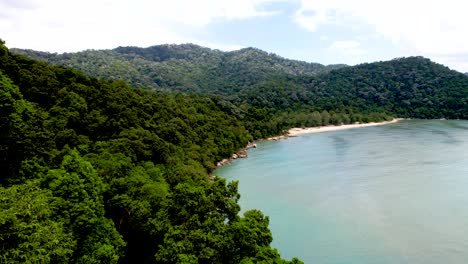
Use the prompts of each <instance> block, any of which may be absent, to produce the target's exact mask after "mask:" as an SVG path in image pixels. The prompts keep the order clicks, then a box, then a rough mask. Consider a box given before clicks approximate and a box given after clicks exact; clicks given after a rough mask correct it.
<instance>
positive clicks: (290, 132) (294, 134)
mask: <svg viewBox="0 0 468 264" xmlns="http://www.w3.org/2000/svg"><path fill="white" fill-rule="evenodd" d="M400 120H403V119H402V118H394V119H393V120H390V121H384V122H371V123H362V124H348V125H339V126H334V125H330V126H317V127H305V128H300V127H295V128H291V129H289V130H288V132H287V133H286V134H284V135H281V136H276V137H270V138H267V139H266V140H281V139H287V138H290V137H297V136H299V135H303V134H312V133H321V132H330V131H338V130H345V129H353V128H361V127H370V126H383V125H388V124H393V123H396V122H399V121H400Z"/></svg>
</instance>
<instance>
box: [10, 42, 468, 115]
mask: <svg viewBox="0 0 468 264" xmlns="http://www.w3.org/2000/svg"><path fill="white" fill-rule="evenodd" d="M14 52H17V53H21V54H24V55H27V56H30V57H32V58H38V59H42V60H46V61H48V62H50V63H53V64H58V65H65V66H70V67H73V68H75V69H80V70H83V71H84V72H85V73H87V74H88V75H90V76H98V77H100V78H104V79H123V80H125V81H127V82H129V83H130V84H132V85H135V86H136V87H142V88H149V89H153V90H159V91H164V92H182V93H185V94H202V95H208V96H220V97H221V98H222V99H225V100H228V101H230V102H232V103H234V104H235V105H242V104H246V105H250V106H255V107H257V108H262V109H266V110H267V112H270V113H272V114H277V113H279V112H285V111H286V112H291V111H293V112H297V111H299V112H305V113H312V112H314V111H319V112H320V111H323V110H327V111H338V112H347V113H353V112H358V113H365V114H370V113H373V112H380V113H387V114H391V115H396V116H400V117H412V118H453V119H457V118H463V119H468V106H467V98H468V76H466V75H464V74H462V73H459V72H456V71H453V70H450V69H449V68H447V67H445V66H443V65H440V64H437V63H434V62H432V61H430V60H429V59H426V58H423V57H408V58H398V59H394V60H391V61H384V62H374V63H366V64H361V65H357V66H352V67H349V66H348V67H346V66H344V65H335V66H333V65H332V66H324V65H321V64H317V63H306V62H300V61H295V60H288V59H284V58H281V57H279V56H277V55H274V54H268V53H267V52H264V51H261V50H258V49H254V48H246V49H242V50H238V51H233V52H222V51H218V50H211V49H208V48H203V47H200V46H197V45H193V44H185V45H160V46H153V47H150V48H136V47H120V48H116V49H113V50H101V51H93V50H89V51H84V52H79V53H66V54H62V55H58V54H50V53H43V52H36V51H31V50H14Z"/></svg>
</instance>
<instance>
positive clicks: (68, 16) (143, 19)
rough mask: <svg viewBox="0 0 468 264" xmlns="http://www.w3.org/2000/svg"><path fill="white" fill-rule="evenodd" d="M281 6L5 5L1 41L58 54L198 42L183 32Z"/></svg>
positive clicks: (10, 0)
mask: <svg viewBox="0 0 468 264" xmlns="http://www.w3.org/2000/svg"><path fill="white" fill-rule="evenodd" d="M275 1H278V0H237V1H227V0H199V1H192V0H172V1H161V0H159V1H158V0H156V1H154V0H133V1H131V2H130V1H127V0H81V1H63V0H0V38H3V39H4V40H6V41H7V45H8V46H10V47H20V48H31V49H38V50H48V51H57V52H64V51H77V50H83V49H88V48H94V49H100V48H112V47H116V46H120V45H137V46H149V45H155V44H160V43H184V42H197V40H196V39H194V38H191V37H188V36H187V35H185V34H181V33H180V30H179V29H181V28H183V29H185V30H190V29H194V30H195V29H197V28H202V27H204V26H206V25H208V24H210V23H212V22H213V21H215V20H217V19H222V20H236V19H246V18H252V17H259V16H269V15H273V14H276V12H274V11H269V10H265V8H263V7H264V5H265V4H266V3H269V2H275ZM210 46H211V47H214V48H223V47H230V45H229V44H218V45H217V44H213V43H211V45H210Z"/></svg>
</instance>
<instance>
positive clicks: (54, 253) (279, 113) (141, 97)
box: [0, 42, 468, 263]
mask: <svg viewBox="0 0 468 264" xmlns="http://www.w3.org/2000/svg"><path fill="white" fill-rule="evenodd" d="M18 53H21V54H24V55H27V56H30V57H32V58H34V59H37V60H33V59H31V58H27V57H25V56H23V55H19V54H18ZM38 60H39V61H38ZM49 63H51V64H58V65H56V66H53V65H51V64H49ZM69 67H71V68H69ZM72 68H75V69H72ZM78 70H82V71H84V73H82V72H80V71H78ZM127 83H129V84H130V85H128V84H127ZM467 97H468V77H467V76H465V75H464V74H461V73H458V72H455V71H451V70H450V69H448V68H446V67H444V66H442V65H439V64H436V63H433V62H431V61H429V60H428V59H424V58H420V57H412V58H401V59H395V60H392V61H388V62H378V63H370V64H363V65H358V66H355V67H348V66H345V65H334V66H333V65H332V66H323V65H320V64H314V63H305V62H298V61H291V60H287V59H284V58H281V57H279V56H276V55H274V54H268V53H266V52H263V51H260V50H257V49H252V48H248V49H243V50H240V51H234V52H221V51H216V50H210V49H206V48H202V47H199V46H195V45H163V46H154V47H151V48H148V49H142V48H134V47H127V48H123V47H121V48H117V49H115V50H110V51H85V52H82V53H68V54H62V55H57V54H50V53H43V52H35V51H30V50H29V51H22V50H14V52H11V51H10V50H9V49H8V48H7V47H6V46H5V45H4V43H3V42H1V43H0V184H1V186H0V210H1V213H0V263H22V262H27V261H29V262H32V263H36V262H39V263H300V261H299V260H298V259H293V260H291V261H290V262H288V261H286V260H283V259H281V257H280V255H279V253H278V251H277V250H276V249H273V248H271V246H270V243H271V242H272V239H273V236H272V234H271V232H270V230H269V229H268V222H269V219H268V217H267V216H265V215H263V214H262V213H261V212H260V211H258V210H250V211H247V212H245V213H243V214H242V215H241V214H240V207H239V205H238V200H239V198H240V195H239V193H238V191H237V183H236V182H230V183H227V182H226V181H225V180H224V179H222V178H219V177H216V176H209V175H210V173H211V172H213V170H214V169H215V167H216V166H215V164H216V163H217V161H220V160H221V159H223V158H227V157H230V156H231V155H232V154H233V153H235V152H236V151H237V150H238V149H240V148H242V147H244V146H245V145H246V144H247V143H248V142H251V141H252V140H256V139H259V138H264V137H268V136H272V135H278V134H281V133H283V132H284V131H285V130H286V129H287V128H290V127H294V126H320V125H329V124H334V125H339V124H347V123H354V122H370V121H382V120H389V119H391V118H392V116H399V117H417V118H442V117H445V118H468V111H467V105H466V100H467ZM311 250H313V249H311Z"/></svg>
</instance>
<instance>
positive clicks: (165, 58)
mask: <svg viewBox="0 0 468 264" xmlns="http://www.w3.org/2000/svg"><path fill="white" fill-rule="evenodd" d="M13 52H15V53H19V54H23V55H26V56H29V57H31V58H33V59H37V60H44V61H47V62H49V63H52V64H56V65H62V66H67V67H72V68H74V69H77V70H80V71H82V72H84V73H86V74H88V75H90V76H96V77H99V78H103V79H106V80H117V79H121V80H125V81H127V82H128V83H129V84H130V85H131V86H133V87H139V88H147V89H155V90H163V91H166V92H168V91H169V92H170V91H182V92H195V93H202V94H213V93H216V94H219V95H223V96H225V97H226V96H229V95H230V94H231V93H233V92H237V91H240V90H242V89H244V88H246V87H249V86H251V85H253V84H257V83H260V82H262V81H265V80H268V79H272V78H278V77H283V76H299V75H301V76H302V75H305V76H314V75H316V74H318V73H323V72H328V71H329V70H331V69H336V68H340V67H344V66H345V65H330V66H324V65H321V64H318V63H307V62H302V61H296V60H288V59H285V58H282V57H280V56H277V55H275V54H271V53H267V52H265V51H261V50H259V49H255V48H245V49H241V50H237V51H232V52H223V51H219V50H212V49H209V48H204V47H200V46H197V45H194V44H183V45H159V46H152V47H149V48H137V47H119V48H116V49H113V50H87V51H82V52H77V53H65V54H60V55H59V54H52V53H46V52H38V51H32V50H19V49H13Z"/></svg>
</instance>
